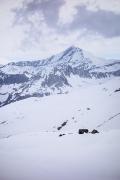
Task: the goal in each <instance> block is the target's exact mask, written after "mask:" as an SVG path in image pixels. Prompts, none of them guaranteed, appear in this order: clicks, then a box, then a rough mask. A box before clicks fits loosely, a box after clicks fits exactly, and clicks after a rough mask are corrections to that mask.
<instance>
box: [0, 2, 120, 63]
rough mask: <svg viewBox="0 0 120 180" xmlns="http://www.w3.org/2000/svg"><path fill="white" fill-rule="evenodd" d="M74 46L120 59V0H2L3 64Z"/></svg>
mask: <svg viewBox="0 0 120 180" xmlns="http://www.w3.org/2000/svg"><path fill="white" fill-rule="evenodd" d="M71 45H75V46H78V47H80V48H82V49H85V50H87V51H89V52H91V53H93V54H94V55H96V56H100V57H106V58H116V59H120V0H0V64H3V63H7V62H10V61H11V60H12V61H18V60H24V59H28V60H31V59H41V58H46V57H49V56H51V55H53V54H56V53H58V52H60V51H62V50H64V49H66V48H67V47H69V46H71Z"/></svg>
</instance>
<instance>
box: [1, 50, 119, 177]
mask: <svg viewBox="0 0 120 180" xmlns="http://www.w3.org/2000/svg"><path fill="white" fill-rule="evenodd" d="M0 77H1V78H0V83H1V87H0V101H1V108H0V180H63V179H65V180H119V179H120V156H119V152H120V143H119V139H120V61H115V60H113V61H112V60H111V61H110V62H109V61H108V60H102V59H100V58H95V57H94V56H92V55H90V54H89V53H87V52H85V51H82V50H81V49H79V48H75V47H71V48H69V49H67V50H65V51H64V52H62V53H60V54H58V55H56V56H52V57H51V58H48V59H47V60H41V61H34V62H29V61H26V62H25V61H24V62H18V63H10V64H7V65H5V66H2V67H1V68H0ZM81 129H84V130H85V129H87V130H88V133H84V134H79V133H78V132H79V130H81ZM93 130H96V131H97V132H98V133H95V134H94V133H92V132H93Z"/></svg>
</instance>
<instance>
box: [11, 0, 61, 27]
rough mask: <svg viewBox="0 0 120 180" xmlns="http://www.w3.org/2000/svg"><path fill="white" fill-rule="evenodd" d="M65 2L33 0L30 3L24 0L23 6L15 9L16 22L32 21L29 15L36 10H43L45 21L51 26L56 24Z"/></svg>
mask: <svg viewBox="0 0 120 180" xmlns="http://www.w3.org/2000/svg"><path fill="white" fill-rule="evenodd" d="M63 4H64V0H32V1H31V2H29V3H26V2H25V1H24V3H23V7H22V8H20V9H14V10H13V11H14V14H15V21H14V24H16V23H25V22H27V23H30V22H29V20H28V18H27V17H28V16H30V15H31V14H34V13H35V12H38V13H39V11H42V13H43V15H44V17H45V21H46V23H47V24H48V25H49V26H56V25H57V21H58V15H59V8H60V6H62V5H63Z"/></svg>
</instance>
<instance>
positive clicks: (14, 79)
mask: <svg viewBox="0 0 120 180" xmlns="http://www.w3.org/2000/svg"><path fill="white" fill-rule="evenodd" d="M28 81H29V78H27V77H26V75H24V74H4V73H1V74H0V85H10V84H15V83H16V84H21V83H24V82H28Z"/></svg>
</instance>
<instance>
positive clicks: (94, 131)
mask: <svg viewBox="0 0 120 180" xmlns="http://www.w3.org/2000/svg"><path fill="white" fill-rule="evenodd" d="M96 133H99V132H98V130H96V129H93V130H92V131H91V134H96Z"/></svg>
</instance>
